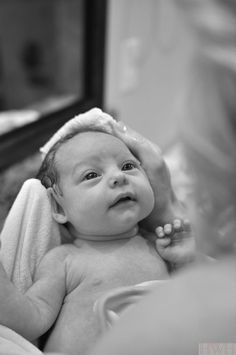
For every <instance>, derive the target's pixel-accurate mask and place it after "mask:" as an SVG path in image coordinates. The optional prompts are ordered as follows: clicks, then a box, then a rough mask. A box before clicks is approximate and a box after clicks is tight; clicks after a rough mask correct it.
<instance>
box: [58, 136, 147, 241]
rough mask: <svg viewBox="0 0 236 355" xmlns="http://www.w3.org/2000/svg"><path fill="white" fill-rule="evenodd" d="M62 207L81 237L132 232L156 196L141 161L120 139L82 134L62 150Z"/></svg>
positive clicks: (60, 150)
mask: <svg viewBox="0 0 236 355" xmlns="http://www.w3.org/2000/svg"><path fill="white" fill-rule="evenodd" d="M56 164H57V169H58V171H59V175H60V188H61V190H62V197H61V198H60V200H61V205H62V207H63V209H64V212H65V214H66V217H67V220H68V222H70V223H71V224H72V226H73V227H74V229H75V232H76V233H77V235H78V236H83V238H88V239H90V237H91V236H92V238H93V239H94V237H98V238H99V236H107V237H108V236H114V235H117V234H122V233H126V232H128V231H129V230H132V229H133V228H134V227H135V226H136V225H137V223H138V222H139V221H140V220H142V219H143V218H145V217H146V216H147V215H148V214H150V212H151V211H152V209H153V206H154V195H153V191H152V188H151V186H150V183H149V181H148V178H147V176H146V174H145V172H144V171H143V169H142V167H141V166H140V163H139V162H138V160H137V159H136V158H135V157H134V156H133V154H132V153H131V152H130V151H129V149H128V148H127V146H126V145H125V144H124V143H123V142H122V141H121V140H119V139H118V138H116V137H114V136H112V135H109V134H106V133H101V132H84V133H80V134H78V135H76V136H75V137H73V138H72V139H70V140H69V141H68V142H66V143H65V144H63V146H61V147H60V149H59V151H58V152H57V154H56Z"/></svg>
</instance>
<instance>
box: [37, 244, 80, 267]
mask: <svg viewBox="0 0 236 355" xmlns="http://www.w3.org/2000/svg"><path fill="white" fill-rule="evenodd" d="M74 254H76V247H75V246H74V245H73V244H62V245H59V246H57V247H55V248H52V249H50V250H49V251H48V252H47V253H46V254H45V256H44V257H43V259H42V262H41V263H43V264H47V265H54V266H56V265H57V264H62V263H64V262H66V259H67V258H68V257H70V256H72V255H74Z"/></svg>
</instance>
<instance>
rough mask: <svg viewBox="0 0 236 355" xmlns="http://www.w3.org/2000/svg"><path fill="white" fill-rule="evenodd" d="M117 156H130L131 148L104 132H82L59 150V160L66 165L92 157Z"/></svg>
mask: <svg viewBox="0 0 236 355" xmlns="http://www.w3.org/2000/svg"><path fill="white" fill-rule="evenodd" d="M114 153H115V154H117V156H118V155H119V156H122V155H129V156H131V155H132V153H131V152H130V150H129V148H128V147H127V146H126V144H125V143H124V142H123V141H121V140H120V139H119V138H117V137H115V136H113V135H111V134H108V133H104V132H98V131H86V132H80V133H78V134H77V135H75V136H74V137H72V138H71V139H69V140H68V141H66V142H65V143H64V144H62V146H61V147H60V149H59V150H58V154H57V158H58V159H59V160H61V159H62V161H63V162H64V163H65V164H66V160H67V159H70V160H71V161H73V160H79V159H82V158H90V157H91V156H94V157H96V156H98V157H102V156H103V155H109V154H111V155H112V154H114Z"/></svg>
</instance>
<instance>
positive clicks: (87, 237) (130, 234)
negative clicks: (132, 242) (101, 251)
mask: <svg viewBox="0 0 236 355" xmlns="http://www.w3.org/2000/svg"><path fill="white" fill-rule="evenodd" d="M138 229H139V228H138V226H135V227H134V228H132V229H131V230H129V231H126V232H124V233H120V234H111V235H99V234H94V235H91V234H90V235H88V234H81V233H79V234H78V233H76V234H75V233H73V232H72V234H73V235H74V237H75V242H76V239H79V240H81V239H82V240H87V241H94V242H109V241H114V240H121V239H129V238H133V237H135V236H136V235H137V233H138Z"/></svg>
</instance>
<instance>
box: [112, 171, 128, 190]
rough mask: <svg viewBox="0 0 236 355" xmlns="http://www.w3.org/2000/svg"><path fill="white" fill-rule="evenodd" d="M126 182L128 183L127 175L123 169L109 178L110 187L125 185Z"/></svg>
mask: <svg viewBox="0 0 236 355" xmlns="http://www.w3.org/2000/svg"><path fill="white" fill-rule="evenodd" d="M126 183H127V177H126V175H125V174H124V173H123V172H122V171H120V172H119V173H117V174H114V175H113V176H111V177H110V180H109V184H110V187H112V188H114V187H116V186H120V185H124V184H126Z"/></svg>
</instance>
